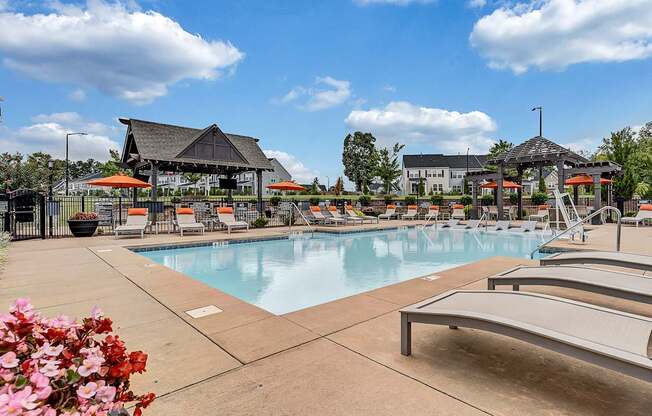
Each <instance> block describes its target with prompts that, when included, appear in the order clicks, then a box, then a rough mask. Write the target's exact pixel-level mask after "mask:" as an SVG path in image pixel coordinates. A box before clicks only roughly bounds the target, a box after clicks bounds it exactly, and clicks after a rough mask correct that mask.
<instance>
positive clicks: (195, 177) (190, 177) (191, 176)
mask: <svg viewBox="0 0 652 416" xmlns="http://www.w3.org/2000/svg"><path fill="white" fill-rule="evenodd" d="M203 177H204V175H202V174H201V173H184V174H183V180H184V181H186V182H187V183H189V184H190V185H192V186H193V187H194V186H195V185H197V182H199V181H201V179H202V178H203ZM189 191H190V189H189Z"/></svg>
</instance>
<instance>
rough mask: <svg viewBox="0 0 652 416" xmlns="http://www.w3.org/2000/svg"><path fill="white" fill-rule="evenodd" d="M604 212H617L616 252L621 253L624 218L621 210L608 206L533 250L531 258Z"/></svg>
mask: <svg viewBox="0 0 652 416" xmlns="http://www.w3.org/2000/svg"><path fill="white" fill-rule="evenodd" d="M604 211H615V212H616V217H617V219H618V223H617V224H618V228H617V229H616V251H620V228H621V223H620V217H621V216H622V215H621V213H620V210H619V209H618V208H616V207H612V206H611V205H607V206H606V207H602V208H600V209H599V210H597V211H595V212H592V213H591V215H589V216H587V217H585V218H584V219H582V220H580V221H578V222H576V223H575V224H573V225H571V226H570V227H568V228H566V229H565V230H564V231H562V232H561V233H559V234H556V235H553V236H552V237H551V238H549V239H548V240H546V241H544V242H543V243H541V244H540V245H539V246H538V247H537V248H535V249H534V250H532V252H531V253H530V258H531V259H533V258H534V254H535V253H536V252H537V251H539V250H541V249H542V248H543V247H545V246H547V245H548V244H549V243H551V242H553V241H555V240H557V239H558V238H559V237H561V236H563V235H566V234H568V233H569V232H570V231H571V230H573V229H575V228H577V227H578V226H580V225H582V224H584V223H585V222H586V221H588V220H590V219H592V218H593V217H596V216H598V215H599V214H602V213H603V212H604Z"/></svg>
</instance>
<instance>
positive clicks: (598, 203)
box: [593, 173, 602, 211]
mask: <svg viewBox="0 0 652 416" xmlns="http://www.w3.org/2000/svg"><path fill="white" fill-rule="evenodd" d="M601 207H602V185H600V174H599V173H596V174H594V175H593V209H594V210H595V211H597V210H599V209H600V208H601Z"/></svg>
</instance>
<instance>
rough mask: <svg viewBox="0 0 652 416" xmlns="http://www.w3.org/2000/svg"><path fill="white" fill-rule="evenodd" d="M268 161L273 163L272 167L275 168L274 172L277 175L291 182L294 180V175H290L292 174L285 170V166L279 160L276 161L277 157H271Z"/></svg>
mask: <svg viewBox="0 0 652 416" xmlns="http://www.w3.org/2000/svg"><path fill="white" fill-rule="evenodd" d="M268 160H269V163H271V164H272V166H273V167H274V171H275V172H276V173H277V174H279V176H284V177H287V178H289V179H290V180H291V179H292V175H291V174H290V172H288V170H287V169H285V166H283V164H282V163H281V162H279V161H278V159H276V158H275V157H270V158H268Z"/></svg>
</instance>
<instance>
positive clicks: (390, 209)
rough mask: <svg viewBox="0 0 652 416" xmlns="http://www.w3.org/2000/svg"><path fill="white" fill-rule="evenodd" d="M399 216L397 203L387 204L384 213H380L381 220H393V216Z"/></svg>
mask: <svg viewBox="0 0 652 416" xmlns="http://www.w3.org/2000/svg"><path fill="white" fill-rule="evenodd" d="M396 216H398V214H396V205H387V208H386V209H385V213H384V214H380V215H379V216H378V219H379V220H391V219H392V218H394V217H396Z"/></svg>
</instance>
